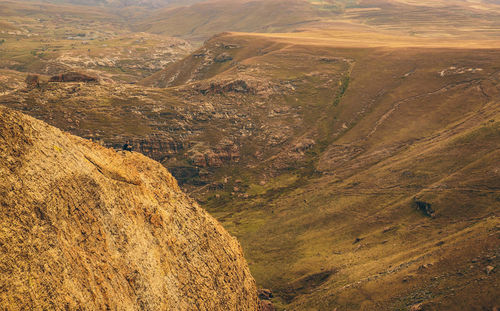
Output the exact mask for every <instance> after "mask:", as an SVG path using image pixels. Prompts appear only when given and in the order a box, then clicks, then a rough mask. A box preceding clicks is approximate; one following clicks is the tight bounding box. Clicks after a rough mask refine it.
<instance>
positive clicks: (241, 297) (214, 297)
mask: <svg viewBox="0 0 500 311" xmlns="http://www.w3.org/2000/svg"><path fill="white" fill-rule="evenodd" d="M0 229H1V231H0V250H1V251H0V289H1V290H0V305H1V306H2V307H3V308H6V309H7V310H45V309H67V310H75V309H78V308H79V309H83V310H256V309H257V308H258V305H259V301H258V298H257V290H256V287H255V281H254V280H253V278H252V276H251V275H250V272H249V270H248V267H247V265H246V262H245V260H244V258H243V255H242V251H241V248H240V245H239V244H238V242H237V241H236V239H234V238H233V237H231V236H230V235H229V234H228V233H227V232H226V231H225V230H224V229H223V228H222V227H221V225H219V224H218V223H217V221H215V220H214V219H213V218H212V217H211V216H209V215H208V214H207V213H206V212H205V211H204V210H203V209H201V208H200V207H199V206H197V205H196V203H194V202H193V201H192V200H190V199H189V198H188V197H187V196H186V195H185V194H183V193H182V191H181V190H180V189H179V187H178V185H177V182H176V181H175V179H174V178H173V177H172V176H171V175H170V173H168V171H167V170H166V169H165V168H163V167H162V166H161V165H160V164H159V163H157V162H155V161H153V160H150V159H148V158H146V157H145V156H143V155H141V154H139V153H136V152H123V151H121V152H115V151H113V150H111V149H106V148H104V147H101V146H99V145H97V144H94V143H92V142H90V141H87V140H84V139H81V138H78V137H75V136H72V135H70V134H66V133H64V132H61V131H60V130H58V129H56V128H54V127H51V126H49V125H47V124H45V123H43V122H41V121H38V120H36V119H33V118H31V117H28V116H25V115H23V114H21V113H19V112H13V111H11V110H8V109H6V108H3V107H0Z"/></svg>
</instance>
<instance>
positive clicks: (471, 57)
mask: <svg viewBox="0 0 500 311" xmlns="http://www.w3.org/2000/svg"><path fill="white" fill-rule="evenodd" d="M303 48H304V47H300V46H295V47H293V48H290V47H289V48H288V51H292V50H295V51H300V50H301V49H303ZM315 49H316V51H317V52H319V51H321V49H320V48H319V47H318V46H316V47H315ZM333 51H334V52H333V53H335V54H336V55H337V56H344V57H349V58H352V59H354V60H355V66H354V69H353V70H352V73H351V76H350V79H349V81H350V82H349V87H348V89H347V91H346V92H345V94H344V96H343V98H342V100H341V101H340V103H339V105H338V107H336V108H334V109H333V110H331V111H330V112H329V113H328V114H332V115H330V117H333V120H334V121H333V122H331V123H329V122H330V120H331V119H332V118H329V119H327V120H329V121H328V122H327V123H329V124H328V125H327V126H329V129H328V132H329V133H331V136H330V138H328V139H326V141H325V142H323V145H327V147H324V148H320V147H318V149H316V150H311V151H310V152H309V156H310V157H311V159H312V161H313V163H314V164H315V166H316V168H317V169H318V170H319V171H321V172H323V175H324V176H322V177H315V176H316V175H315V174H313V175H310V174H309V173H308V174H306V175H304V172H307V171H300V170H299V167H295V168H294V169H296V171H295V172H293V171H292V173H290V172H284V173H282V174H281V175H279V176H277V177H274V178H271V180H268V181H267V184H266V185H264V186H261V185H260V184H259V180H260V179H261V178H262V175H263V172H266V171H267V168H266V167H268V165H269V163H266V165H261V166H257V168H253V169H251V170H250V172H248V171H245V172H241V170H240V176H243V177H241V178H242V179H243V180H244V181H245V183H247V184H246V185H243V186H241V185H240V187H245V186H248V188H247V189H248V190H247V192H248V193H249V194H250V197H249V199H244V200H242V199H238V198H234V197H233V198H232V199H229V200H228V199H227V197H226V196H225V195H229V194H225V192H224V191H221V192H220V193H219V195H220V198H215V197H213V196H211V198H212V199H211V200H209V201H208V203H207V204H206V206H207V208H208V209H209V210H210V211H212V212H213V213H214V214H215V215H216V216H217V217H218V218H219V219H220V220H221V221H222V222H223V223H224V225H225V226H226V227H227V228H228V229H229V230H230V231H231V232H233V233H234V234H235V235H236V236H237V237H238V238H239V239H240V241H242V244H243V246H244V248H245V249H246V254H247V258H248V259H249V262H250V264H251V267H252V272H253V273H254V275H255V276H256V278H257V280H259V282H260V284H261V285H263V286H267V287H271V288H273V289H274V290H276V291H278V295H279V298H278V300H280V299H281V303H283V304H288V303H291V305H288V307H287V309H288V308H292V309H297V310H304V309H308V308H312V309H318V310H328V309H332V308H334V307H339V308H341V309H343V308H348V309H359V308H368V309H388V308H403V309H404V308H405V307H407V306H409V305H411V304H414V303H418V302H420V301H427V302H428V303H429V304H430V305H433V307H432V306H431V308H438V307H437V306H439V305H443V306H447V308H451V307H452V306H453V307H458V308H463V307H465V306H469V307H470V306H471V303H472V301H476V300H479V301H481V302H480V303H479V305H481V306H493V305H494V304H495V303H498V301H496V300H495V299H496V298H495V297H494V293H495V292H498V287H497V285H495V282H496V281H497V280H498V278H497V277H496V276H495V275H493V276H490V277H485V274H484V268H485V266H486V265H487V264H488V262H491V260H493V264H494V265H495V262H498V259H491V258H494V257H491V258H490V257H488V256H494V254H496V252H498V249H497V248H496V246H495V245H496V243H497V242H496V241H497V240H496V239H497V235H498V232H497V230H498V218H497V217H498V206H499V203H498V202H499V199H500V197H499V190H500V189H499V185H500V180H499V172H498V169H496V167H497V166H498V164H499V161H500V158H499V153H498V148H499V147H500V146H499V145H498V141H500V140H499V138H500V132H499V122H498V117H499V104H498V100H499V89H498V82H499V78H500V76H499V70H500V68H499V67H498V66H496V65H495V64H498V55H499V54H498V51H497V50H477V51H474V52H472V51H470V50H450V49H412V48H406V49H396V50H394V49H390V48H381V49H375V50H360V49H345V48H344V49H333ZM330 53H332V51H330ZM450 67H456V68H458V69H455V71H453V70H450V71H449V72H445V73H444V76H441V74H440V73H441V71H442V70H444V69H449V68H450ZM460 68H466V70H465V72H464V73H459V72H460ZM468 68H481V69H482V70H481V71H479V70H478V71H475V72H472V71H467V70H468ZM309 95H310V94H309ZM299 101H300V102H301V103H303V102H307V101H308V97H307V95H306V97H303V98H299ZM317 104H319V105H324V106H323V107H324V108H323V109H325V110H324V112H325V113H326V111H328V110H329V109H332V108H327V107H328V105H329V104H331V102H330V103H326V102H324V103H323V104H321V102H317ZM323 116H324V114H317V115H316V120H315V121H316V122H317V123H316V124H314V125H312V124H311V125H312V126H313V127H317V128H316V129H315V130H314V131H318V128H321V126H322V125H321V124H322V121H324V120H325V118H323ZM318 121H319V122H318ZM346 148H348V149H347V150H361V151H360V152H352V151H351V152H352V153H351V152H348V153H347V155H345V152H344V150H345V149H346ZM349 148H351V149H349ZM322 149H323V150H322ZM318 153H319V159H318V157H317V156H316V154H318ZM264 175H265V174H264ZM235 178H237V177H235ZM229 191H231V190H229ZM415 196H418V197H419V198H421V199H424V200H426V201H428V202H431V203H432V204H433V206H434V207H435V209H436V211H437V216H436V218H434V219H429V218H427V217H425V216H424V215H422V214H421V213H419V212H418V211H417V210H416V209H415V208H414V207H413V205H412V201H411V200H412V198H413V197H415ZM485 232H487V233H485ZM357 237H359V238H361V239H362V240H361V242H359V243H356V244H353V242H354V241H355V239H356V238H357ZM440 241H444V245H439V246H436V243H438V242H440ZM455 257H458V258H460V260H457V261H451V263H450V260H452V258H455ZM473 257H479V258H480V259H479V260H477V259H476V260H474V261H475V263H473V264H472V267H470V260H472V259H473ZM429 263H431V264H433V265H432V267H433V268H429V269H428V270H427V269H425V268H424V269H423V270H422V269H420V270H418V268H419V267H420V266H421V265H424V264H429ZM452 275H453V276H452ZM456 275H458V277H457V276H456ZM475 280H476V281H475ZM357 282H361V283H360V284H357ZM408 282H409V283H408ZM472 282H476V283H472ZM350 284H353V285H352V286H351V285H350ZM471 284H475V285H471ZM344 286H347V288H345V289H344V288H343V287H344ZM388 288H391V289H392V291H388V290H387V289H388ZM457 290H461V291H464V292H465V293H467V294H466V295H465V297H464V296H461V297H454V294H453V292H454V291H457ZM296 297H298V298H296ZM326 297H328V299H325V298H326ZM294 298H295V299H294ZM278 304H279V302H278ZM479 305H478V306H479Z"/></svg>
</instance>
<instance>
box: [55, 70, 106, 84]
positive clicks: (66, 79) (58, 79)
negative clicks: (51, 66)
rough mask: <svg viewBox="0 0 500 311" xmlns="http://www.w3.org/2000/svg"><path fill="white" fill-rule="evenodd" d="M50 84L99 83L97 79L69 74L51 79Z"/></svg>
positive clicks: (76, 73)
mask: <svg viewBox="0 0 500 311" xmlns="http://www.w3.org/2000/svg"><path fill="white" fill-rule="evenodd" d="M49 82H97V78H94V77H91V76H88V75H85V74H83V73H79V72H67V73H62V74H59V75H55V76H52V77H50V79H49Z"/></svg>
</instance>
